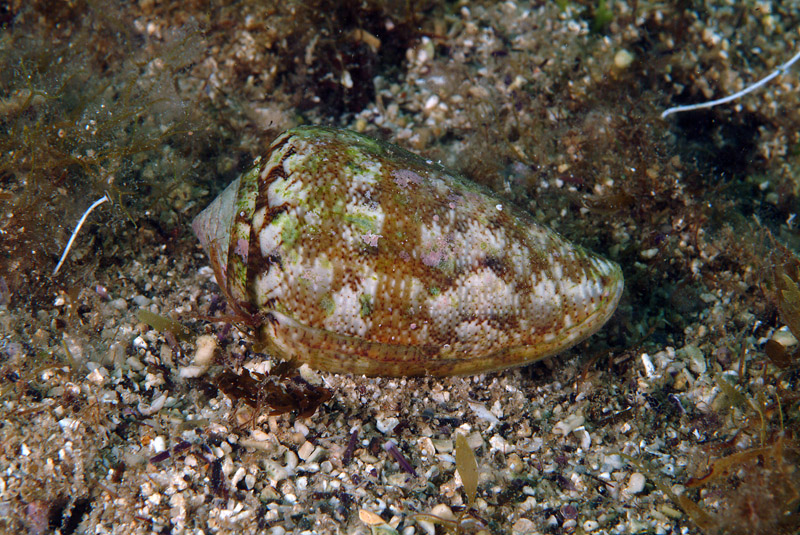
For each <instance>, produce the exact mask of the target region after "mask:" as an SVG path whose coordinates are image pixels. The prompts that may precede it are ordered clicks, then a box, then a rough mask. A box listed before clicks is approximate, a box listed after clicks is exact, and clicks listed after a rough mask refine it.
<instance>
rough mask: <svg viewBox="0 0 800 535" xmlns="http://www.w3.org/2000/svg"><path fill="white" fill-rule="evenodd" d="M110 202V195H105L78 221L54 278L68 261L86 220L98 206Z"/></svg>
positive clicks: (54, 272) (54, 271)
mask: <svg viewBox="0 0 800 535" xmlns="http://www.w3.org/2000/svg"><path fill="white" fill-rule="evenodd" d="M108 200H109V198H108V195H103V196H102V197H100V198H99V199H97V200H96V201H94V203H92V205H91V206H90V207H89V208H88V209H87V210H86V211H85V212H84V213H83V216H81V219H80V221H78V224H77V225H76V226H75V230H73V231H72V236H70V237H69V241H68V242H67V246H66V247H65V248H64V253H63V254H62V255H61V260H59V261H58V265H57V266H56V268H55V269H54V270H53V276H55V275H56V274H57V273H58V270H59V269H61V264H63V263H64V260H66V259H67V254H68V253H69V250H70V247H72V242H74V241H75V236H77V235H78V231H80V230H81V227H82V226H83V223H84V222H85V221H86V218H87V217H89V214H90V213H92V210H94V209H95V208H97V207H98V206H100V205H101V204H103V203H104V202H106V201H108Z"/></svg>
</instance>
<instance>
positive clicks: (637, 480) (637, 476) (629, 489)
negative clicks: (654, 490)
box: [625, 472, 646, 495]
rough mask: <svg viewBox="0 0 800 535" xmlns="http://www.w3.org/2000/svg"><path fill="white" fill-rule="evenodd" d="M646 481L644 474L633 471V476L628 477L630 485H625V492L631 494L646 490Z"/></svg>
mask: <svg viewBox="0 0 800 535" xmlns="http://www.w3.org/2000/svg"><path fill="white" fill-rule="evenodd" d="M645 481H646V479H645V477H644V474H641V473H639V472H634V473H632V474H631V477H630V478H629V479H628V485H627V486H626V487H625V493H626V494H631V495H633V494H639V493H640V492H642V491H643V490H644V484H645Z"/></svg>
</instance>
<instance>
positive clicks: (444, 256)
mask: <svg viewBox="0 0 800 535" xmlns="http://www.w3.org/2000/svg"><path fill="white" fill-rule="evenodd" d="M192 227H193V229H194V232H195V234H196V235H197V237H198V238H199V240H200V243H201V245H202V246H203V248H204V249H205V250H206V251H207V253H208V255H209V258H210V261H211V266H212V267H213V269H214V272H215V274H216V278H217V282H218V284H219V285H220V287H221V288H222V290H223V292H224V293H225V294H226V296H227V297H228V299H229V301H230V303H231V306H232V307H233V308H234V309H235V310H237V311H238V312H239V313H241V314H242V315H244V316H247V317H248V318H250V319H251V320H253V321H255V322H256V324H257V325H258V332H259V337H260V341H261V342H263V343H264V344H265V345H266V347H267V348H268V349H269V350H271V351H272V352H274V353H275V354H276V355H277V356H280V357H282V358H285V359H288V360H294V361H297V362H298V363H308V364H309V365H310V366H311V367H313V368H317V369H320V370H325V371H330V372H337V373H353V374H364V375H369V376H395V377H396V376H419V375H433V376H447V375H460V374H472V373H480V372H487V371H492V370H499V369H503V368H508V367H511V366H519V365H522V364H526V363H529V362H533V361H535V360H538V359H541V358H543V357H547V356H550V355H553V354H555V353H558V352H559V351H562V350H564V349H566V348H568V347H570V346H572V345H574V344H576V343H578V342H579V341H581V340H583V339H585V338H586V337H588V336H590V335H591V334H593V333H595V332H596V331H597V330H598V329H600V327H601V326H602V325H603V324H604V323H605V322H606V321H607V320H608V318H609V317H610V316H611V314H612V313H613V312H614V310H615V308H616V306H617V303H618V302H619V298H620V295H621V293H622V288H623V278H622V273H621V271H620V268H619V266H618V265H617V264H615V263H613V262H610V261H608V260H605V259H603V258H601V257H599V256H597V255H595V254H593V253H591V252H589V251H587V250H585V249H583V248H581V247H579V246H575V245H572V244H570V243H569V242H567V241H566V240H564V239H563V238H561V237H560V236H558V235H557V234H556V233H554V232H552V231H550V230H548V229H546V228H544V227H542V226H540V225H538V224H537V223H536V222H534V221H533V219H532V218H531V217H530V216H529V215H528V214H526V213H524V212H522V211H520V210H517V209H515V208H513V207H512V206H510V205H507V204H504V203H503V202H502V201H501V200H500V199H499V198H497V197H495V196H493V195H492V194H491V193H490V192H488V191H487V190H485V189H483V188H481V187H480V186H478V185H476V184H474V183H472V182H470V181H468V180H466V179H464V178H462V177H460V176H458V175H457V174H456V173H454V172H452V171H449V170H447V169H445V168H444V167H442V166H440V165H437V164H434V163H432V162H430V161H426V160H424V159H422V158H420V157H419V156H416V155H414V154H412V153H410V152H407V151H405V150H403V149H401V148H399V147H396V146H394V145H390V144H387V143H383V142H380V141H376V140H373V139H371V138H368V137H366V136H362V135H360V134H357V133H355V132H350V131H347V130H337V129H332V128H323V127H300V128H295V129H293V130H289V131H287V132H285V133H284V134H282V135H281V136H279V137H278V138H277V139H276V140H275V141H274V142H273V143H272V146H271V147H270V148H269V150H268V151H267V152H266V154H265V155H264V156H263V157H261V158H258V159H257V160H256V161H255V164H254V166H253V167H252V168H251V169H250V170H249V171H247V172H245V173H244V174H242V175H241V176H240V177H239V178H237V179H236V180H234V181H233V183H231V184H230V186H228V188H227V189H226V190H225V191H223V192H222V193H221V194H220V196H219V197H217V199H216V200H215V201H213V202H212V203H211V205H210V206H209V207H208V208H206V210H205V211H203V212H202V213H201V214H200V215H198V216H197V218H196V219H195V220H194V222H193V224H192Z"/></svg>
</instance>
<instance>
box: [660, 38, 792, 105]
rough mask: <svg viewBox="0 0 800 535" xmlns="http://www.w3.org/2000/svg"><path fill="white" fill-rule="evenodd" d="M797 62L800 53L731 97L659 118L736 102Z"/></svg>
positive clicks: (703, 103)
mask: <svg viewBox="0 0 800 535" xmlns="http://www.w3.org/2000/svg"><path fill="white" fill-rule="evenodd" d="M797 60H800V52H797V54H795V55H794V56H792V59H790V60H789V61H787V62H786V63H784V64H783V65H780V66H779V67H778V68H777V69H775V70H774V71H772V72H771V73H769V74H768V75H767V76H765V77H764V78H762V79H761V80H759V81H757V82H756V83H754V84H751V85H749V86H747V87H745V88H744V89H742V90H741V91H737V92H736V93H734V94H733V95H728V96H727V97H723V98H718V99H717V100H710V101H708V102H702V103H700V104H690V105H688V106H675V107H674V108H669V109H666V110H664V112H663V113H662V114H661V118H662V119H664V118H666V117H667V115H671V114H673V113H679V112H682V111H691V110H700V109H703V108H712V107H714V106H718V105H719V104H726V103H728V102H730V101H732V100H736V99H737V98H739V97H742V96H744V95H746V94H748V93H752V92H753V91H755V90H756V89H758V88H759V87H761V86H763V85H765V84H767V83H769V82H770V81H771V80H772V79H773V78H775V77H777V76H780V75H781V74H784V73H785V72H786V71H787V70H789V67H791V66H792V65H794V63H795V62H796V61H797Z"/></svg>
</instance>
